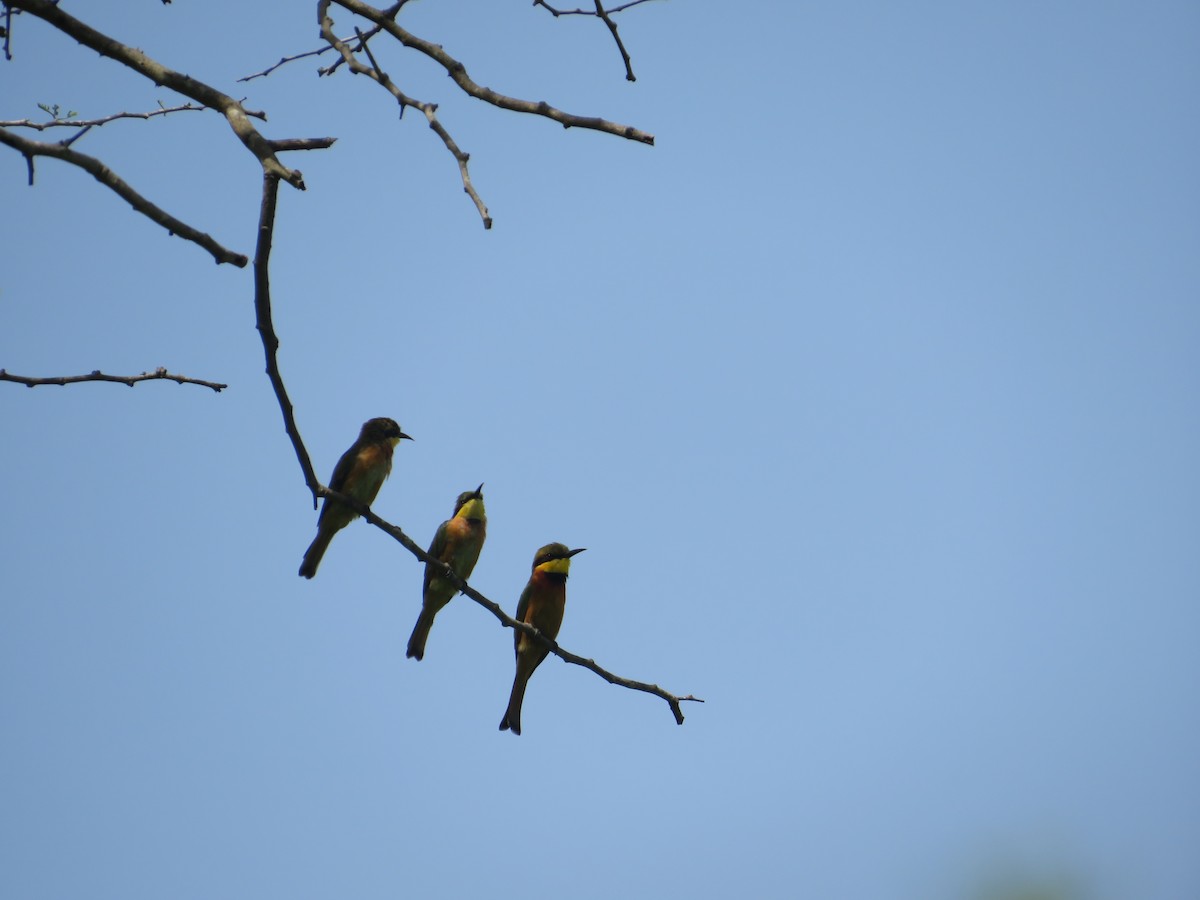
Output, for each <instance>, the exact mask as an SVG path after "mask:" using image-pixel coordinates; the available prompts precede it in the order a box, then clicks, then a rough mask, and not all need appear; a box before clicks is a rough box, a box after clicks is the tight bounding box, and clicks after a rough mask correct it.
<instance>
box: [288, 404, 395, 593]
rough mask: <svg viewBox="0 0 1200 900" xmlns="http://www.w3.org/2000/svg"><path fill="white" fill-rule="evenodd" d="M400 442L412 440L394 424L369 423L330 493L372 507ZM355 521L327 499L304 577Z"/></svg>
mask: <svg viewBox="0 0 1200 900" xmlns="http://www.w3.org/2000/svg"><path fill="white" fill-rule="evenodd" d="M401 440H409V441H411V440H412V438H410V437H409V436H408V435H407V434H405V433H404V432H403V431H401V430H400V426H399V425H397V424H396V423H395V421H394V420H392V419H369V420H367V421H366V422H365V423H363V427H362V431H360V432H359V433H358V440H357V441H355V442H354V443H353V444H352V445H351V447H350V449H349V450H347V451H346V452H345V453H343V454H342V458H341V459H339V460H338V464H337V465H336V466H335V467H334V469H333V477H332V478H330V479H329V487H330V489H331V490H335V491H337V492H338V493H339V494H345V495H346V496H347V497H353V498H354V499H355V500H357V501H358V502H359V503H365V504H367V505H368V506H370V505H371V504H372V503H373V502H375V496H376V495H377V494H378V493H379V489H380V488H381V487H382V486H383V482H384V480H385V479H386V478H387V477H388V475H389V474H390V473H391V471H392V451H393V450H395V448H396V445H397V444H398V443H400V441H401ZM356 518H358V513H356V512H355V511H354V510H352V509H351V508H350V507H348V506H345V505H343V504H341V503H339V502H338V501H336V500H333V499H331V498H329V497H326V498H325V502H324V504H323V505H322V506H321V514H320V515H319V516H318V517H317V536H316V537H315V538H313V542H312V544H310V545H309V548H308V550H307V552H306V553H305V554H304V562H302V563H300V574H301V575H303V576H304V577H305V578H312V577H313V576H314V575H316V574H317V566H319V565H320V564H321V557H322V556H324V555H325V551H326V550H327V549H328V548H329V542H330V541H332V540H333V536H334V535H335V534H337V533H338V532H339V531H340V530H341V529H343V528H345V527H346V526H347V525H349V524H350V523H351V522H353V521H354V520H355V519H356Z"/></svg>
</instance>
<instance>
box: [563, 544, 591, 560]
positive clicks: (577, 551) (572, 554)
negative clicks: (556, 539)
mask: <svg viewBox="0 0 1200 900" xmlns="http://www.w3.org/2000/svg"><path fill="white" fill-rule="evenodd" d="M586 549H587V547H580V548H579V549H578V550H572V551H571V552H569V553H568V554H567V556H566V558H567V559H570V558H571V557H572V556H574V555H575V554H576V553H582V552H583V551H584V550H586Z"/></svg>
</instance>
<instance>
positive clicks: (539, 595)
mask: <svg viewBox="0 0 1200 900" xmlns="http://www.w3.org/2000/svg"><path fill="white" fill-rule="evenodd" d="M585 549H586V548H585V547H580V548H579V549H578V550H568V549H567V547H566V545H565V544H547V545H546V546H545V547H543V548H542V549H541V550H539V551H538V552H537V555H536V556H534V558H533V574H532V575H530V576H529V583H528V584H527V585H525V590H523V591H521V599H520V601H518V603H517V615H516V619H517V621H518V622H525V623H526V624H527V625H532V626H533V627H534V628H536V629H537V630H538V631H540V632H541V633H542V634H544V635H545V636H546V637H548V638H550V639H551V640H554V639H555V638H556V637H558V629H559V627H560V626H561V625H562V620H563V610H564V609H565V608H566V605H567V573H568V572H569V571H570V570H571V557H572V556H574V555H575V554H576V553H582V552H583V551H584V550H585ZM514 632H515V633H514V635H513V644H514V646H515V647H516V652H517V674H516V676H515V677H514V678H513V686H512V694H511V695H509V698H508V709H507V710H505V713H504V718H503V719H501V720H500V730H501V731H505V730H507V729H510V728H511V729H512V733H513V734H520V733H521V703H522V702H523V701H524V700H525V685H526V684H528V683H529V676H530V675H532V674H533V670H534V669H536V668H537V667H538V666H539V665H541V663H542V660H543V659H545V658H546V656H547V655H548V654H549V653H550V651H549V650H547V649H546V648H545V647H542V646H539V645H538V643H537V642H536V641H534V640H533V639H532V638H531V637H529V635H527V634H525V632H523V631H516V630H515V629H514Z"/></svg>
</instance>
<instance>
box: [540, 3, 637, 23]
mask: <svg viewBox="0 0 1200 900" xmlns="http://www.w3.org/2000/svg"><path fill="white" fill-rule="evenodd" d="M649 2H650V0H632V2H630V3H623V4H621V5H620V6H614V7H612V8H611V9H610V10H609V11H608V14H609V15H610V16H615V15H616V14H617V13H619V12H624V11H625V10H627V9H629V8H630V7H633V6H641V5H642V4H643V3H649ZM533 5H534V6H540V7H542V8H543V9H545V10H546V11H547V12H548V13H550V14H551V15H552V16H554V18H556V19H557V18H558V17H559V16H594V15H596V11H595V10H594V9H555V8H554V7H553V6H551V5H550V4H549V3H546V2H545V0H533Z"/></svg>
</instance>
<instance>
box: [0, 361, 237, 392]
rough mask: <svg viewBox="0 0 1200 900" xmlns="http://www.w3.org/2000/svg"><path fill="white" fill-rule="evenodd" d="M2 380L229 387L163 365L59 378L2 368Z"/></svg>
mask: <svg viewBox="0 0 1200 900" xmlns="http://www.w3.org/2000/svg"><path fill="white" fill-rule="evenodd" d="M0 381H14V382H16V383H17V384H23V385H25V386H26V387H37V386H38V385H42V384H59V385H62V384H78V383H79V382H81V381H113V382H118V383H120V384H127V385H129V386H130V387H133V386H134V385H135V384H137V383H138V382H139V381H174V382H175V383H177V384H198V385H200V386H201V387H206V388H212V389H213V390H214V391H216V392H217V393H218V394H219V393H221V391H223V390H225V388H227V387H229V385H227V384H220V383H218V382H216V381H202V380H201V379H199V378H188V377H187V376H186V375H172V374H171V373H170V372H168V371H167V370H166V369H165V368H163V367H162V366H159V367H158V368H157V369H155V370H154V371H153V372H143V373H142V374H141V375H105V374H104V373H103V372H101V371H100V370H99V369H96V370H95V371H94V372H90V373H88V374H87V375H63V376H59V377H57V378H29V377H27V376H25V375H13V374H11V373H9V372H7V371H5V370H4V369H0Z"/></svg>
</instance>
